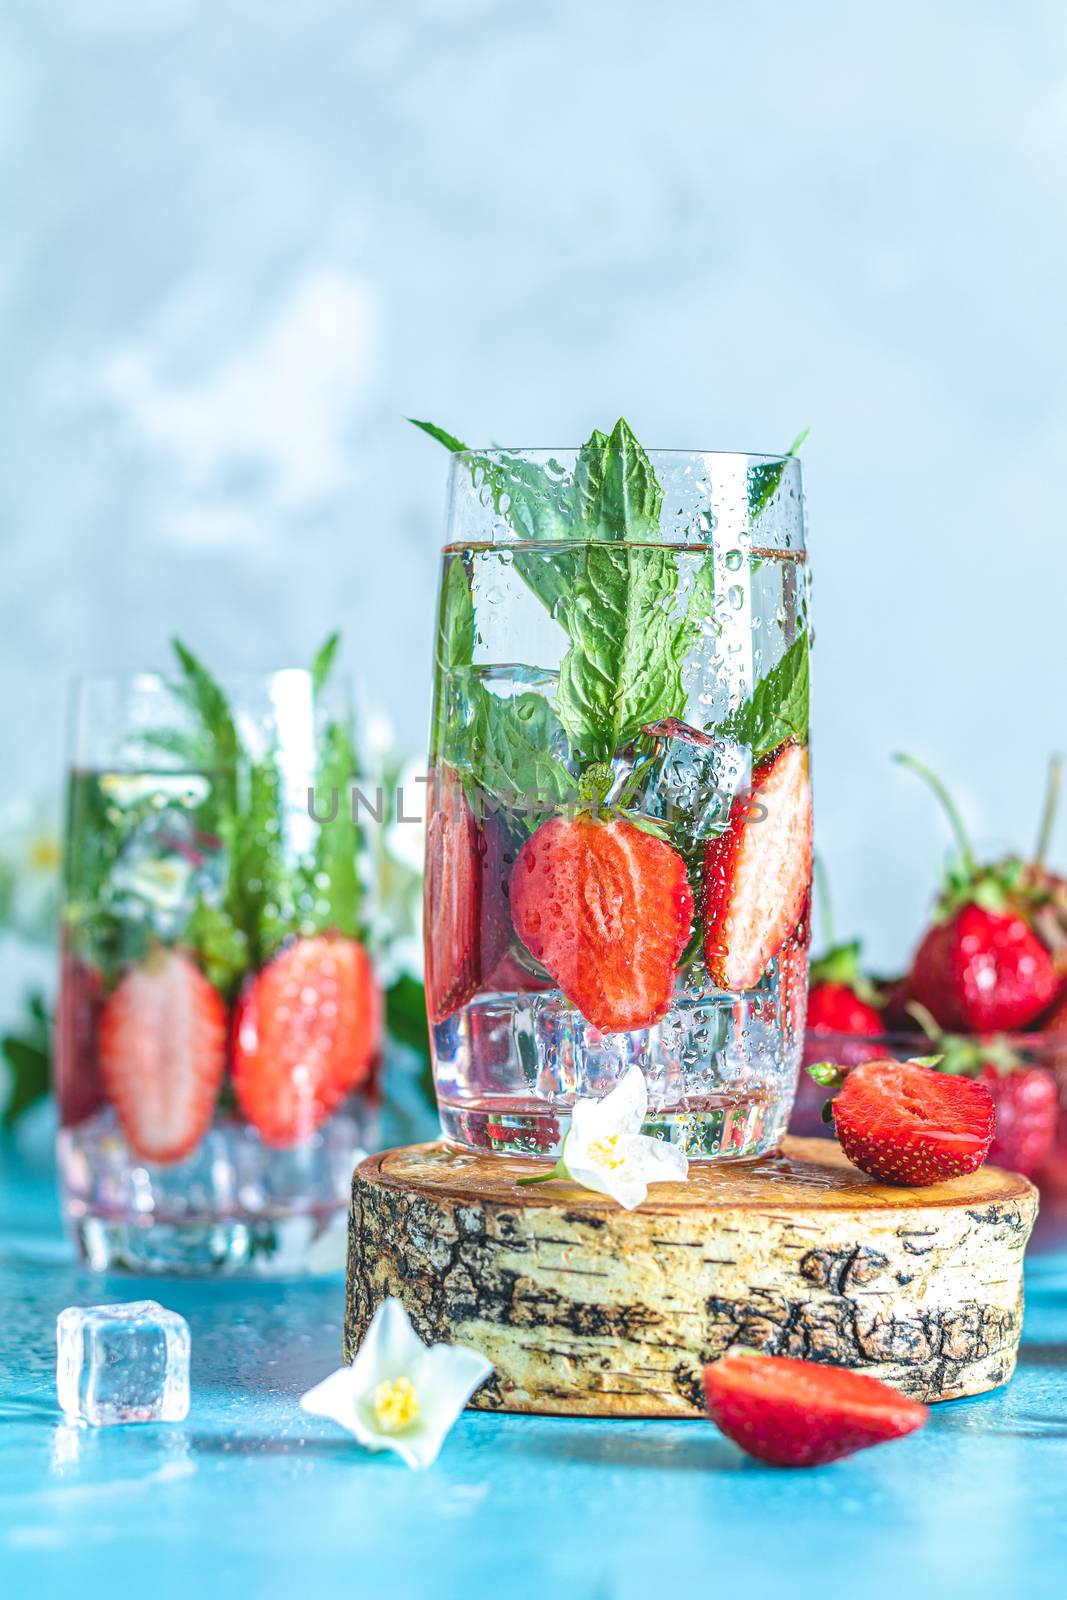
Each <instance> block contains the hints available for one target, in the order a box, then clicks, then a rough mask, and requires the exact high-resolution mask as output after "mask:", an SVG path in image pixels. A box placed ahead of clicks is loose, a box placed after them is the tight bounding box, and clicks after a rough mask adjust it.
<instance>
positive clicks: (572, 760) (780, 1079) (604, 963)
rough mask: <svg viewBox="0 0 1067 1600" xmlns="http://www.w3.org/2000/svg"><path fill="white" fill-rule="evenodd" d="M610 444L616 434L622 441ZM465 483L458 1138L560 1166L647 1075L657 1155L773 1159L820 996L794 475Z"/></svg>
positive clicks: (659, 473)
mask: <svg viewBox="0 0 1067 1600" xmlns="http://www.w3.org/2000/svg"><path fill="white" fill-rule="evenodd" d="M622 427H623V425H620V428H622ZM620 428H617V429H616V430H615V432H614V433H613V434H612V435H611V438H610V439H607V438H605V436H604V435H602V434H598V435H594V437H593V439H592V440H590V442H589V444H588V445H586V446H584V447H583V448H582V450H580V451H579V450H556V451H545V450H536V451H510V450H508V451H505V450H487V451H482V452H471V451H461V452H458V453H456V454H455V455H454V456H453V458H452V466H451V478H450V486H449V498H448V535H447V537H448V542H447V543H446V545H445V548H444V553H443V565H442V574H441V588H440V604H439V617H438V626H437V641H436V655H435V672H434V710H433V718H432V729H431V743H430V790H429V794H430V801H429V825H428V830H427V876H426V903H425V939H426V966H427V993H428V1008H429V1013H430V1023H431V1033H432V1045H433V1058H434V1073H435V1082H436V1090H437V1100H438V1107H439V1111H440V1118H441V1125H442V1129H443V1132H444V1134H445V1135H446V1137H447V1138H449V1139H450V1140H452V1141H454V1142H456V1143H457V1144H460V1145H463V1146H466V1147H468V1148H471V1149H477V1150H492V1151H498V1152H501V1153H503V1154H520V1153H521V1154H530V1153H534V1152H536V1153H540V1154H545V1155H553V1154H556V1153H558V1151H559V1149H560V1146H561V1142H562V1139H563V1137H564V1135H565V1133H566V1130H567V1126H568V1120H569V1115H570V1110H571V1107H572V1105H573V1103H574V1101H575V1100H576V1099H578V1098H580V1097H584V1096H600V1095H603V1094H605V1093H606V1092H607V1091H608V1090H609V1089H611V1088H612V1086H613V1085H614V1084H615V1083H616V1082H617V1081H618V1080H619V1078H620V1077H621V1076H622V1075H623V1074H624V1073H625V1072H626V1071H627V1070H628V1069H629V1068H630V1067H631V1066H632V1065H633V1064H634V1063H636V1064H637V1065H638V1066H640V1068H641V1070H642V1072H643V1074H644V1076H645V1079H646V1082H647V1086H648V1096H649V1112H648V1121H647V1123H646V1128H645V1131H646V1132H651V1133H655V1134H657V1135H658V1136H659V1137H661V1138H663V1139H667V1140H672V1141H675V1142H677V1143H679V1144H681V1145H682V1146H683V1147H684V1148H685V1150H686V1152H687V1153H688V1155H689V1156H690V1158H695V1159H719V1160H723V1159H728V1160H729V1159H733V1160H736V1159H751V1158H752V1157H755V1156H758V1155H760V1154H762V1153H763V1152H765V1151H768V1150H770V1149H772V1148H773V1147H774V1146H775V1145H776V1144H777V1142H778V1140H779V1139H780V1137H781V1135H782V1133H783V1132H784V1129H785V1125H786V1122H787V1119H788V1115H789V1110H790V1106H791V1103H792V1100H793V1095H794V1091H795V1086H796V1077H797V1071H798V1066H799V1061H800V1054H801V1049H802V1043H803V1034H804V1012H805V1006H806V993H807V943H808V908H809V901H810V876H811V787H810V778H809V757H808V650H809V639H810V626H809V618H808V582H807V572H806V567H805V552H804V518H803V504H802V493H801V475H800V465H799V462H798V461H797V460H796V459H795V458H794V457H792V456H786V457H775V456H748V455H732V454H721V453H693V452H686V451H669V450H668V451H653V452H649V453H647V454H646V453H645V452H644V451H642V450H641V448H640V446H638V445H637V443H636V441H635V440H634V439H633V436H632V435H631V434H629V432H628V430H626V431H625V432H620Z"/></svg>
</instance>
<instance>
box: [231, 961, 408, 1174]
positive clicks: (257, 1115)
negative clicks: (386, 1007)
mask: <svg viewBox="0 0 1067 1600" xmlns="http://www.w3.org/2000/svg"><path fill="white" fill-rule="evenodd" d="M381 1013H382V1004H381V995H380V992H379V989H378V984H377V981H376V979H375V976H374V970H373V968H372V966H371V963H370V958H369V957H368V955H367V952H366V950H365V949H364V948H363V946H362V945H361V944H360V942H359V940H358V939H347V938H343V937H342V936H341V935H339V934H318V935H316V936H315V937H314V938H309V939H298V940H297V941H296V943H295V944H292V945H289V946H288V947H287V948H286V949H285V950H282V951H281V952H280V954H278V955H276V956H275V957H274V959H273V961H270V962H268V964H267V965H266V966H265V967H264V968H263V970H262V972H260V973H259V974H258V976H257V977H256V978H254V979H253V980H252V982H251V984H250V985H249V987H248V989H247V990H246V992H245V994H244V996H243V997H242V999H241V1002H240V1005H239V1007H238V1012H237V1021H236V1025H235V1028H234V1041H233V1087H234V1091H235V1093H236V1095H237V1100H238V1104H239V1105H240V1107H241V1110H242V1111H243V1112H244V1114H245V1116H246V1117H247V1118H248V1120H249V1121H250V1122H251V1123H253V1124H254V1125H255V1126H256V1127H257V1128H258V1129H259V1131H260V1133H261V1134H262V1135H263V1137H264V1139H265V1140H266V1141H267V1143H268V1144H273V1145H279V1146H288V1145H293V1144H297V1143H298V1142H299V1141H300V1140H301V1139H303V1138H306V1137H307V1135H308V1134H310V1133H313V1132H314V1130H315V1129H316V1128H317V1127H318V1126H319V1124H320V1123H321V1122H323V1121H324V1120H325V1119H326V1117H328V1116H329V1115H330V1113H331V1112H332V1111H335V1110H336V1108H337V1107H338V1106H339V1105H340V1103H341V1101H342V1100H343V1099H344V1097H345V1095H346V1094H348V1093H349V1092H350V1091H352V1090H353V1089H358V1088H360V1087H362V1086H363V1085H365V1084H366V1083H367V1081H368V1079H369V1078H370V1076H371V1072H372V1069H373V1065H374V1059H375V1056H376V1055H377V1052H378V1049H379V1046H380V1040H381Z"/></svg>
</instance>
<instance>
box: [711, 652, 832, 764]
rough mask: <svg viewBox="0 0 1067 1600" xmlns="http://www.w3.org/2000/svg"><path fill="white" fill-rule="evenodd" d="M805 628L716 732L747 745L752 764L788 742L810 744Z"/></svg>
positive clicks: (808, 684)
mask: <svg viewBox="0 0 1067 1600" xmlns="http://www.w3.org/2000/svg"><path fill="white" fill-rule="evenodd" d="M808 642H809V641H808V631H807V629H806V628H805V629H804V630H803V631H802V632H801V633H800V634H798V636H797V638H796V639H794V641H793V643H792V644H791V645H790V646H789V649H788V650H787V651H786V653H785V655H784V656H783V657H782V659H781V661H779V662H778V663H777V664H776V665H775V666H773V667H772V668H771V670H770V671H769V672H768V673H767V675H766V677H763V678H761V679H760V681H759V682H758V683H757V685H756V687H755V690H754V691H753V693H752V696H751V698H750V699H748V700H746V701H745V704H744V705H743V706H742V707H741V709H740V710H739V711H736V712H735V713H734V714H733V716H731V717H728V718H727V719H726V721H725V722H723V723H721V724H720V725H719V728H718V729H717V732H718V733H720V734H724V735H728V736H729V737H731V738H734V739H737V740H738V741H739V742H740V743H741V744H747V745H748V746H749V747H750V748H751V750H752V759H753V761H760V760H762V758H763V757H764V756H766V755H769V754H770V753H771V751H772V750H777V748H778V746H779V745H780V744H784V743H785V741H786V740H787V739H797V740H798V741H799V742H800V743H801V744H806V743H807V740H808V711H809V697H810V675H809V664H808Z"/></svg>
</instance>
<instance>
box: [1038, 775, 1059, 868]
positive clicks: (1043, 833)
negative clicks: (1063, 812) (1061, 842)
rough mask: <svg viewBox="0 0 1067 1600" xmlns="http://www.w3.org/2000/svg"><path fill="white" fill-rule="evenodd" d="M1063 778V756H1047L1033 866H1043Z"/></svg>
mask: <svg viewBox="0 0 1067 1600" xmlns="http://www.w3.org/2000/svg"><path fill="white" fill-rule="evenodd" d="M1062 780H1063V757H1062V756H1058V755H1054V756H1051V757H1050V758H1049V764H1048V778H1047V779H1046V782H1045V804H1044V806H1043V807H1042V810H1041V823H1040V826H1039V827H1038V830H1037V848H1036V849H1035V850H1034V866H1035V867H1043V866H1044V864H1045V857H1046V856H1047V855H1048V847H1049V844H1050V843H1051V841H1052V829H1053V825H1054V824H1055V821H1056V810H1057V807H1058V806H1059V803H1060V786H1061V783H1062Z"/></svg>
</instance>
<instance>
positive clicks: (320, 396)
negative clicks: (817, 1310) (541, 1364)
mask: <svg viewBox="0 0 1067 1600" xmlns="http://www.w3.org/2000/svg"><path fill="white" fill-rule="evenodd" d="M1065 62H1067V10H1064V8H1063V7H1062V6H1059V5H1057V4H1054V3H1049V4H1045V5H1042V4H1021V5H1016V6H1012V7H1007V6H1003V5H997V4H992V3H988V0H970V3H967V4H953V3H949V4H943V3H942V4H938V5H936V6H931V5H930V4H929V0H896V3H894V4H891V5H877V4H875V5H870V4H868V5H864V6H857V5H855V4H854V3H852V0H849V3H829V4H824V5H818V4H816V5H814V6H810V5H809V6H798V5H792V4H786V3H780V4H759V3H749V4H743V3H737V4H714V3H712V4H698V3H694V4H681V3H672V0H661V3H660V4H658V5H656V6H652V5H649V4H647V3H637V0H615V3H614V4H612V5H598V4H584V5H580V4H577V3H574V4H564V3H544V0H511V3H509V0H453V3H450V4H445V3H436V4H431V3H427V0H415V3H409V4H403V3H396V4H392V5H376V6H368V5H362V4H357V3H355V0H349V3H345V0H290V3H286V4H276V3H270V4H268V3H265V0H226V3H224V4H223V3H220V0H5V4H4V6H3V10H2V14H0V151H2V155H0V160H2V172H0V181H2V192H3V196H4V200H3V228H2V232H0V341H2V350H3V355H2V369H0V370H2V383H3V391H4V408H3V409H4V423H3V428H2V429H0V453H2V468H0V518H2V534H3V558H2V570H3V582H4V592H5V610H4V618H3V627H2V629H0V669H2V670H3V672H4V674H5V682H6V683H7V684H8V687H7V689H6V691H5V718H4V729H3V736H2V746H0V754H2V759H3V768H2V771H3V783H4V786H5V787H7V788H10V790H11V791H12V792H18V791H19V790H22V789H25V788H27V787H28V786H32V785H34V784H36V785H40V784H41V783H43V782H45V781H47V780H49V779H50V778H51V776H52V775H53V773H54V772H55V770H56V766H57V763H58V760H59V747H60V741H61V727H60V717H61V707H62V703H63V683H64V680H65V678H66V675H67V674H68V673H69V672H70V671H72V670H73V669H74V668H76V667H79V666H81V667H90V668H103V667H112V666H117V667H132V666H135V665H137V664H140V663H146V662H153V661H157V660H159V659H160V657H161V655H162V653H163V641H164V640H165V638H166V637H167V635H168V634H169V633H170V632H171V631H172V630H173V629H174V628H175V627H179V628H180V629H181V630H182V631H183V632H184V633H186V634H188V636H189V638H190V640H191V641H192V642H193V643H194V644H195V645H196V646H198V647H199V648H200V649H201V650H202V652H203V654H204V655H205V656H206V657H207V658H208V659H209V660H210V661H212V662H215V663H218V664H219V665H220V666H221V665H225V664H229V665H232V666H241V667H246V666H247V667H252V666H257V665H268V664H270V663H272V662H281V661H296V660H301V659H304V658H305V657H306V656H307V654H308V652H309V650H310V649H311V647H312V645H313V643H314V642H315V641H316V640H317V639H318V637H319V636H320V635H322V634H323V633H324V632H325V631H326V630H327V629H328V628H329V627H330V626H332V625H334V624H335V623H341V624H343V626H344V627H345V630H346V635H347V654H348V659H349V661H350V662H351V663H352V664H354V665H358V666H359V667H360V668H361V669H362V670H363V672H364V675H365V676H366V677H368V678H370V679H372V680H373V681H374V683H375V684H376V686H377V691H378V694H379V696H380V697H381V699H383V700H384V702H385V703H386V704H387V705H388V707H389V709H390V710H391V712H392V713H393V715H394V717H395V719H396V721H397V723H398V724H399V725H400V727H401V729H402V730H403V733H404V735H405V737H406V739H407V740H408V741H409V742H410V743H412V744H417V743H418V742H419V741H420V740H421V736H422V732H423V727H424V722H425V715H426V690H427V667H428V645H427V630H428V625H429V620H430V611H431V603H432V592H433V588H434V583H435V577H436V562H435V554H434V552H435V546H436V544H437V542H438V537H439V532H440V512H441V504H442V496H443V489H444V468H445V462H444V459H443V456H442V455H441V454H439V453H437V452H436V451H435V449H434V447H433V446H432V445H431V444H430V443H429V442H428V441H426V440H424V439H422V438H420V437H418V436H417V435H415V434H414V433H413V432H412V431H411V430H409V429H407V428H406V426H405V424H404V423H403V422H402V421H401V418H402V416H403V415H404V414H405V413H407V412H413V413H415V414H416V415H424V416H430V417H434V418H439V419H440V420H441V421H442V422H444V423H446V424H447V425H449V426H450V427H452V428H454V429H456V430H457V431H462V432H463V433H465V434H467V435H470V436H472V437H473V438H475V439H488V438H496V439H499V440H505V441H508V442H512V441H514V442H520V443H521V442H531V443H541V442H548V443H555V442H567V441H577V440H578V439H579V438H580V437H584V436H585V434H586V433H587V432H588V431H589V429H590V427H591V426H592V425H594V424H602V425H603V424H607V423H610V422H611V420H612V419H613V418H614V417H615V416H616V415H617V414H618V413H619V412H624V413H625V414H626V416H627V417H628V418H629V420H630V421H631V423H632V424H633V425H634V427H635V428H636V430H637V431H638V433H639V435H640V436H641V437H642V438H643V439H645V440H646V441H647V442H648V443H650V444H658V445H668V444H681V445H690V444H695V445H702V446H719V447H727V448H731V447H732V448H742V449H744V448H755V449H768V448H770V449H773V448H776V447H780V446H782V445H783V444H784V443H785V442H786V441H788V440H789V439H790V438H791V437H792V436H793V434H794V433H795V432H796V431H797V429H798V428H799V427H800V426H801V425H802V424H804V423H807V422H810V423H811V424H812V425H813V429H814V434H813V439H812V442H811V446H810V450H809V452H808V455H807V457H806V466H807V471H808V490H809V510H810V516H811V547H812V551H813V558H814V566H815V571H816V601H817V607H818V610H817V617H818V674H817V734H816V739H817V774H818V807H819V823H818V832H819V837H820V843H821V847H822V849H823V851H824V852H825V854H826V856H827V858H828V860H829V864H830V868H831V871H832V875H833V879H834V884H835V889H836V895H837V900H838V902H839V921H840V922H842V923H843V924H845V926H846V927H847V928H849V929H851V928H852V927H859V926H861V925H862V926H863V927H865V928H866V929H868V930H869V935H870V942H871V944H872V946H873V948H874V951H875V953H876V954H877V956H878V957H879V958H880V959H881V960H882V961H883V962H893V961H898V960H900V959H901V958H902V957H903V955H904V952H905V949H906V946H907V944H908V942H909V940H910V938H911V935H912V932H913V930H914V928H915V927H916V924H917V920H918V916H919V911H920V906H921V905H922V903H923V901H924V900H925V898H926V897H927V895H928V892H929V874H930V870H931V867H932V865H933V863H934V862H935V860H936V859H937V857H938V855H939V851H940V849H941V845H942V840H943V834H942V830H941V828H940V825H939V824H938V822H937V821H936V820H935V817H934V814H933V811H932V808H931V806H930V805H929V804H928V803H927V800H926V798H925V797H924V796H923V795H922V794H921V793H920V791H919V788H918V785H917V783H916V781H915V780H914V779H912V778H910V777H908V776H907V775H905V774H902V773H897V772H896V771H895V770H894V769H892V768H891V767H890V766H889V764H888V760H887V756H888V752H889V751H890V749H891V748H893V747H895V746H898V745H903V746H905V747H908V748H911V749H913V750H915V751H918V752H921V753H923V754H925V755H926V756H927V757H929V758H930V759H932V760H936V761H937V763H938V764H939V765H940V767H941V768H942V769H943V770H944V772H945V773H946V774H947V775H948V776H949V777H950V778H951V779H952V780H953V782H954V783H955V785H956V787H957V789H958V790H959V791H960V793H961V795H962V796H963V798H964V801H965V803H966V806H967V808H968V811H969V814H970V815H971V816H972V817H973V818H974V819H975V821H976V824H977V823H978V822H979V820H980V819H981V820H984V824H985V826H984V830H983V831H984V832H986V833H987V834H994V835H1002V836H1008V835H1011V834H1013V833H1016V832H1018V833H1020V834H1021V836H1023V837H1026V836H1028V835H1029V832H1030V830H1031V825H1032V819H1033V816H1034V814H1035V812H1036V809H1037V803H1038V802H1037V790H1038V788H1039V786H1040V781H1041V777H1042V770H1043V763H1044V759H1045V754H1046V752H1047V750H1048V749H1049V747H1050V745H1051V744H1052V743H1054V742H1056V741H1059V742H1060V743H1067V737H1065V729H1064V712H1063V706H1064V700H1065V689H1067V668H1065V645H1064V624H1063V618H1064V609H1065V601H1064V577H1065V571H1067V558H1065V555H1064V538H1063V527H1062V523H1063V516H1062V507H1063V500H1064V495H1063V489H1062V484H1061V480H1062V473H1063V463H1064V447H1065V444H1067V384H1065V377H1064V355H1065V343H1067V336H1065V319H1064V309H1063V298H1064V281H1065V271H1064V243H1065V228H1067V208H1065V189H1067V154H1065V145H1067V69H1065ZM1061 837H1062V842H1063V851H1062V853H1063V855H1064V856H1067V824H1065V826H1064V829H1063V830H1062V832H1061Z"/></svg>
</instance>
